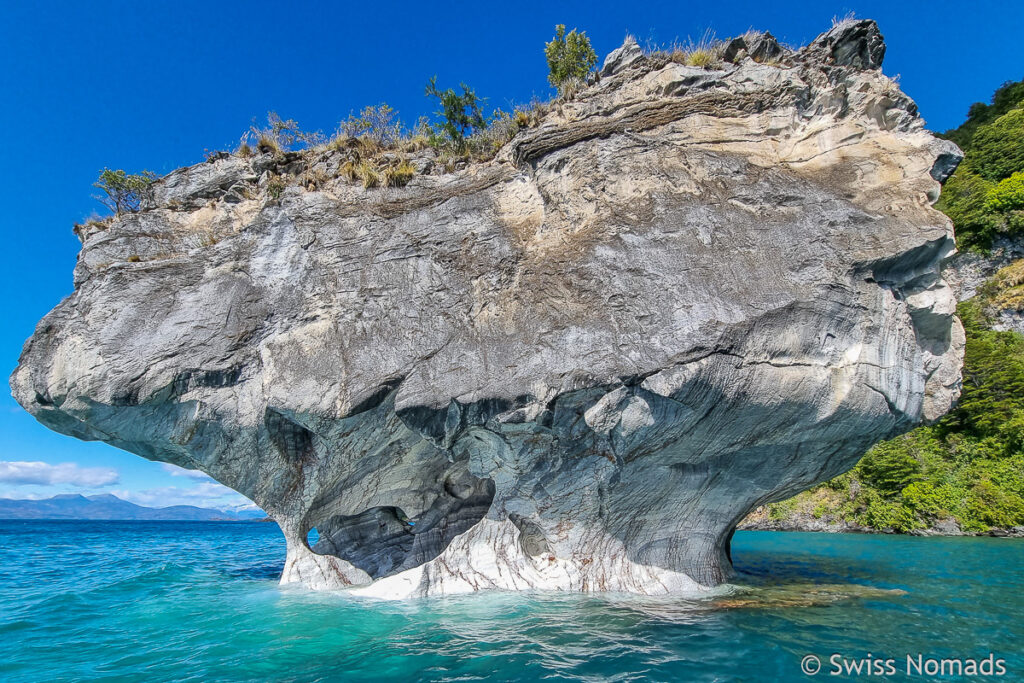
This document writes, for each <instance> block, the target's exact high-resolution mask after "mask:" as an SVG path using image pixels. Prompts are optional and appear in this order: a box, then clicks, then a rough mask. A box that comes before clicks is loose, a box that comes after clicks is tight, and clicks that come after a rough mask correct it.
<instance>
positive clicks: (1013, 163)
mask: <svg viewBox="0 0 1024 683" xmlns="http://www.w3.org/2000/svg"><path fill="white" fill-rule="evenodd" d="M943 137H945V138H947V139H949V140H952V141H953V142H955V143H957V144H958V145H960V148H961V149H962V150H963V151H964V160H963V163H961V164H960V167H959V168H958V169H957V170H956V172H955V173H954V174H953V175H952V176H951V177H950V178H949V180H947V181H946V185H945V187H943V189H942V197H941V198H940V199H939V204H938V208H939V209H941V210H942V211H944V212H945V213H946V214H947V215H948V216H949V217H950V218H952V219H953V223H954V224H955V225H956V233H957V244H958V245H959V246H960V248H961V249H974V250H977V251H986V250H988V249H989V248H990V247H991V245H992V241H993V240H994V239H995V238H996V237H998V236H1000V235H1008V236H1014V235H1020V234H1024V176H1022V175H1021V171H1022V169H1024V81H1020V82H1017V83H1006V84H1004V85H1003V86H1002V87H1001V88H999V90H997V91H996V93H995V95H994V96H993V97H992V104H982V103H980V102H979V103H976V104H974V105H972V106H971V109H970V111H969V113H968V116H967V121H965V122H964V123H963V125H961V126H960V127H959V128H955V129H953V130H950V131H946V132H945V133H944V134H943Z"/></svg>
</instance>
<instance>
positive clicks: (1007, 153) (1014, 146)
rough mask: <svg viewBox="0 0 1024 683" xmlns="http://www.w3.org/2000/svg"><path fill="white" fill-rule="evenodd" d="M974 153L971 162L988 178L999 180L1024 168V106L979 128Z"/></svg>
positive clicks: (973, 146) (979, 172)
mask: <svg viewBox="0 0 1024 683" xmlns="http://www.w3.org/2000/svg"><path fill="white" fill-rule="evenodd" d="M1022 104H1024V103H1022ZM970 153H971V154H970V158H969V159H967V163H968V164H969V166H970V168H971V170H972V171H974V172H975V173H977V174H978V175H980V176H981V177H982V178H984V179H985V180H990V181H993V182H997V181H1000V180H1002V179H1003V178H1008V177H1009V176H1010V175H1011V174H1013V173H1014V172H1016V171H1020V170H1024V109H1011V110H1010V111H1008V112H1007V113H1005V114H1003V115H1002V116H1000V117H999V118H998V119H996V120H995V121H993V122H992V123H990V124H988V125H986V126H982V127H981V128H979V129H978V131H977V133H975V134H974V138H973V140H972V141H971V147H970Z"/></svg>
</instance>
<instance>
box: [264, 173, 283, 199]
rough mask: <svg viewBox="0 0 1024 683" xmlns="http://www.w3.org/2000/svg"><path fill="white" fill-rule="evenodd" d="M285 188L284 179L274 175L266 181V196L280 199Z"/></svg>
mask: <svg viewBox="0 0 1024 683" xmlns="http://www.w3.org/2000/svg"><path fill="white" fill-rule="evenodd" d="M287 186H288V185H287V183H285V180H284V178H282V177H281V176H279V175H275V176H273V177H271V178H270V179H269V180H267V194H268V195H269V196H270V198H271V199H280V198H281V195H282V194H284V190H285V188H286V187H287Z"/></svg>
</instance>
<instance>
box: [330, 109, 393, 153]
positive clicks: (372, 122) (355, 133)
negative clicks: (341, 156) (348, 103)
mask: <svg viewBox="0 0 1024 683" xmlns="http://www.w3.org/2000/svg"><path fill="white" fill-rule="evenodd" d="M338 133H339V135H343V136H347V137H350V138H367V139H369V140H372V141H373V142H375V143H376V144H378V145H380V146H381V147H391V146H393V145H395V144H396V143H397V142H398V141H399V140H401V139H402V136H403V126H402V122H401V120H400V119H399V118H398V114H397V112H395V110H394V109H392V108H391V107H390V106H389V105H388V104H387V103H384V102H381V103H380V104H378V105H376V106H369V107H364V108H363V110H362V111H361V112H359V116H356V115H355V114H349V117H348V120H346V121H342V122H341V124H340V125H339V126H338Z"/></svg>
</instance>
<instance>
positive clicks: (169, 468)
mask: <svg viewBox="0 0 1024 683" xmlns="http://www.w3.org/2000/svg"><path fill="white" fill-rule="evenodd" d="M160 467H162V468H163V469H164V471H165V472H167V473H168V474H170V475H171V476H172V477H187V478H189V479H194V480H196V481H213V479H211V478H210V475H208V474H207V473H206V472H200V471H199V470H187V469H185V468H184V467H178V466H177V465H172V464H171V463H169V462H162V463H160Z"/></svg>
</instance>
